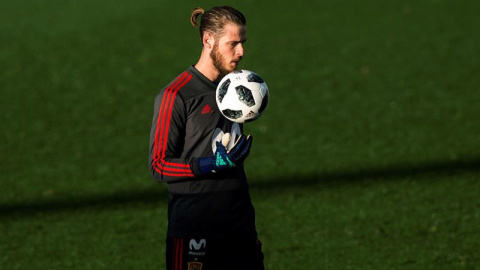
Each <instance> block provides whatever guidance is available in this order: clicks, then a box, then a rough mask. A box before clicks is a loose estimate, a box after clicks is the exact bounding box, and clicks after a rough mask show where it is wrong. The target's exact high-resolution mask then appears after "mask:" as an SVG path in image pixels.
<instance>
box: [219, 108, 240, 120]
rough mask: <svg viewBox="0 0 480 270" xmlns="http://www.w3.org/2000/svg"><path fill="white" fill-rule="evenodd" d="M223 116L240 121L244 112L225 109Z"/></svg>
mask: <svg viewBox="0 0 480 270" xmlns="http://www.w3.org/2000/svg"><path fill="white" fill-rule="evenodd" d="M222 114H223V115H224V116H225V117H227V118H231V119H238V118H240V117H242V116H243V112H242V111H241V110H230V109H225V110H222Z"/></svg>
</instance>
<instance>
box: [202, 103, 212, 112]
mask: <svg viewBox="0 0 480 270" xmlns="http://www.w3.org/2000/svg"><path fill="white" fill-rule="evenodd" d="M209 113H210V114H211V113H213V109H212V107H210V105H208V104H207V105H205V107H203V109H202V114H209Z"/></svg>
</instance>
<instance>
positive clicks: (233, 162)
mask: <svg viewBox="0 0 480 270" xmlns="http://www.w3.org/2000/svg"><path fill="white" fill-rule="evenodd" d="M225 138H228V137H227V136H226V137H224V138H222V142H216V145H217V150H216V151H215V153H214V154H213V156H211V157H203V158H199V159H198V168H199V170H200V173H201V174H202V175H203V174H208V173H216V172H219V171H222V170H225V169H228V168H232V167H236V166H239V165H240V164H242V163H243V161H244V160H245V159H246V158H247V156H248V154H249V153H250V147H251V146H252V139H253V138H252V136H250V135H248V136H245V135H243V134H241V135H240V136H239V137H238V139H237V140H236V142H235V144H234V145H233V147H232V149H230V151H227V149H226V148H225V145H227V144H228V139H227V140H225Z"/></svg>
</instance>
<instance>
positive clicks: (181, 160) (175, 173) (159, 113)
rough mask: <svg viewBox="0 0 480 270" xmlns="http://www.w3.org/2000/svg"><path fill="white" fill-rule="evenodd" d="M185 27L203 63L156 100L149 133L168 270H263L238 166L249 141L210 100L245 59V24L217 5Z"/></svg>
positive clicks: (240, 17)
mask: <svg viewBox="0 0 480 270" xmlns="http://www.w3.org/2000/svg"><path fill="white" fill-rule="evenodd" d="M199 16H201V21H200V23H198V21H197V20H198V18H199ZM190 21H191V23H192V24H193V26H199V30H200V37H201V41H202V45H203V47H202V52H201V55H200V58H199V60H198V62H197V63H196V64H195V65H192V66H190V67H188V69H187V70H186V71H184V72H183V73H181V74H180V75H179V76H178V77H177V78H176V79H174V80H173V81H172V82H171V83H169V84H168V85H167V86H166V87H165V88H163V89H162V90H161V91H160V93H159V94H158V95H157V96H156V98H155V105H154V115H153V122H152V128H151V132H150V155H149V162H150V171H151V174H152V176H153V178H154V179H155V180H156V181H159V182H164V183H166V184H167V187H168V192H169V196H168V228H167V238H166V264H167V269H169V270H170V269H172V270H173V269H174V270H180V269H198V270H200V269H203V270H208V269H251V270H255V269H264V266H263V253H262V250H261V243H260V241H259V240H258V238H257V231H256V227H255V213H254V208H253V205H252V202H251V199H250V194H249V190H248V184H247V179H246V175H245V171H244V167H243V162H244V160H245V159H246V158H247V156H248V155H249V152H250V147H251V145H252V137H251V136H245V135H243V126H242V125H239V124H237V123H232V122H230V121H228V120H227V119H226V118H224V117H223V116H222V115H221V113H220V112H219V110H218V108H217V105H216V101H215V90H216V86H217V84H218V82H219V81H220V80H221V79H222V78H223V76H225V75H226V74H228V73H230V72H232V71H234V70H236V68H237V65H238V64H239V62H240V61H241V60H242V57H243V55H244V48H243V43H244V42H245V41H246V20H245V17H244V15H243V14H242V13H241V12H240V11H238V10H236V9H235V8H232V7H227V6H220V7H214V8H212V9H210V10H207V11H205V10H203V9H202V8H196V9H194V10H193V12H192V14H191V17H190Z"/></svg>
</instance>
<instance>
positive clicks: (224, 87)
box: [217, 79, 230, 103]
mask: <svg viewBox="0 0 480 270" xmlns="http://www.w3.org/2000/svg"><path fill="white" fill-rule="evenodd" d="M229 86H230V79H227V80H226V81H225V82H223V83H222V84H221V85H220V87H219V88H218V91H217V92H218V101H220V103H222V100H223V97H225V95H226V94H227V91H228V87H229Z"/></svg>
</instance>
